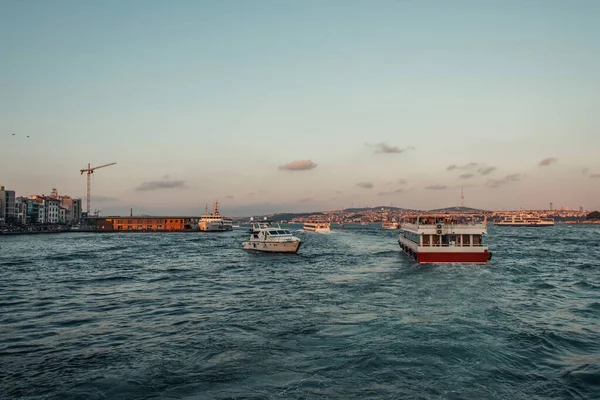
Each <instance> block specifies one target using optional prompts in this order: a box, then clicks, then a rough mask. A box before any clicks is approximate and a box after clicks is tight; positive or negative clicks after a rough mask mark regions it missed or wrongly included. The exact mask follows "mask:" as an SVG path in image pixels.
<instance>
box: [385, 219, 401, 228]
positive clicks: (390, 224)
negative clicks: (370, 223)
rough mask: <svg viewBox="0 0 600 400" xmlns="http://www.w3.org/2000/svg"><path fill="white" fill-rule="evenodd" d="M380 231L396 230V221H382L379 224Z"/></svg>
mask: <svg viewBox="0 0 600 400" xmlns="http://www.w3.org/2000/svg"><path fill="white" fill-rule="evenodd" d="M381 228H382V229H398V228H399V224H398V223H397V222H396V221H383V222H382V223H381Z"/></svg>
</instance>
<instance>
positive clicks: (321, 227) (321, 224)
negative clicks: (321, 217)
mask: <svg viewBox="0 0 600 400" xmlns="http://www.w3.org/2000/svg"><path fill="white" fill-rule="evenodd" d="M304 230H305V231H307V232H317V233H325V232H331V223H330V222H328V221H308V222H305V223H304Z"/></svg>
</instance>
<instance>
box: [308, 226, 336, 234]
mask: <svg viewBox="0 0 600 400" xmlns="http://www.w3.org/2000/svg"><path fill="white" fill-rule="evenodd" d="M304 230H305V231H306V232H316V233H329V232H331V229H330V228H307V227H304Z"/></svg>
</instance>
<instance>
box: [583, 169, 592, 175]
mask: <svg viewBox="0 0 600 400" xmlns="http://www.w3.org/2000/svg"><path fill="white" fill-rule="evenodd" d="M588 172H590V169H589V168H582V169H581V173H582V174H583V175H587V174H588Z"/></svg>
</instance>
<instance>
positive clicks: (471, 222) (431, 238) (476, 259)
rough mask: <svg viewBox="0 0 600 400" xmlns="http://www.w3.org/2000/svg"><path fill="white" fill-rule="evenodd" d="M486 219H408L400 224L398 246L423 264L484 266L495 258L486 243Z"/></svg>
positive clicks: (422, 217)
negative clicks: (484, 240)
mask: <svg viewBox="0 0 600 400" xmlns="http://www.w3.org/2000/svg"><path fill="white" fill-rule="evenodd" d="M486 222H487V221H486V217H485V215H483V216H469V217H462V216H461V217H458V216H444V215H418V216H407V217H405V218H404V219H403V220H402V222H401V223H400V228H399V229H400V234H399V235H398V244H399V245H400V248H401V249H402V251H403V252H404V253H406V254H407V255H408V256H410V257H412V258H413V259H414V260H415V261H417V262H418V263H420V264H429V263H460V264H485V263H487V262H488V261H489V260H490V259H491V258H492V253H490V252H489V251H488V246H487V244H485V243H484V242H483V237H484V235H486V234H487V225H486Z"/></svg>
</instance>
